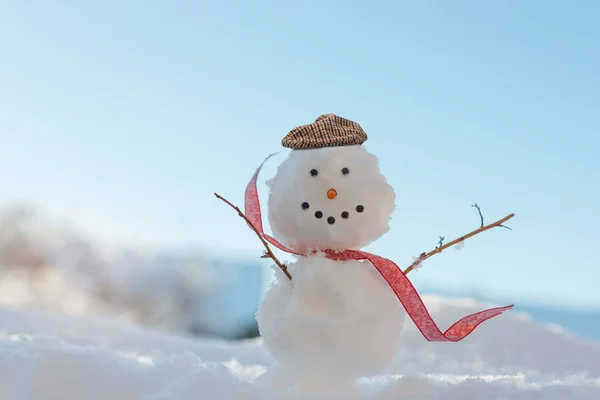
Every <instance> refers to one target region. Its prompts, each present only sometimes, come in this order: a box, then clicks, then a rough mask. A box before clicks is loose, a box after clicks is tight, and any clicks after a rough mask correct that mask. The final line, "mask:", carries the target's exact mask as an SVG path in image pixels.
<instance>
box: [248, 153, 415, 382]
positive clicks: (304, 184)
mask: <svg viewBox="0 0 600 400" xmlns="http://www.w3.org/2000/svg"><path fill="white" fill-rule="evenodd" d="M269 188H270V192H269V200H268V211H269V223H270V225H271V228H272V231H273V235H274V237H275V238H276V239H278V240H279V241H281V242H282V243H284V244H285V245H286V246H289V247H290V248H291V249H293V250H295V251H297V252H299V253H302V254H306V255H307V256H300V257H298V258H297V260H296V261H295V262H293V263H290V264H288V270H289V271H290V273H291V275H292V277H293V280H291V281H290V280H289V279H287V278H286V277H285V276H284V275H283V274H281V271H279V270H276V279H275V280H274V282H273V283H272V284H271V287H270V288H269V290H268V292H267V294H266V296H265V298H264V299H263V301H262V303H261V305H260V308H259V311H258V313H257V320H258V324H259V328H260V332H261V336H262V337H263V340H264V345H265V347H266V349H267V350H268V351H269V352H270V354H271V355H272V356H273V358H274V360H275V362H276V365H275V366H274V367H273V368H272V369H271V371H270V372H268V373H267V374H266V376H269V374H271V375H272V376H271V378H272V379H271V381H272V382H279V384H282V385H286V386H289V385H291V384H293V383H298V384H299V385H301V386H314V387H327V386H331V387H334V386H340V385H342V386H343V385H353V384H354V383H355V382H356V381H357V380H358V379H359V378H361V377H368V376H373V375H376V374H378V373H379V372H381V371H382V370H383V369H385V368H386V367H387V366H388V365H389V364H390V363H391V362H392V360H393V359H394V357H395V355H396V349H397V344H398V339H399V337H400V335H401V333H402V330H403V328H404V320H405V315H406V314H405V312H404V310H403V308H402V306H401V304H400V302H399V301H398V299H397V297H396V295H395V294H394V292H393V291H392V289H391V288H390V287H389V285H388V284H387V282H386V281H385V280H384V279H383V278H382V277H381V275H380V274H379V272H378V271H377V270H376V269H375V267H374V266H373V265H372V264H371V263H370V262H369V261H366V260H364V261H357V260H348V261H336V260H332V259H329V258H327V257H326V256H325V253H324V251H325V250H330V251H331V250H333V251H343V250H358V249H360V248H362V247H364V246H366V245H368V244H369V243H371V242H372V241H374V240H376V239H377V238H379V237H380V236H381V235H383V234H384V233H386V232H387V231H388V230H389V220H390V218H391V214H392V212H393V210H394V207H395V206H394V200H395V194H394V191H393V189H392V188H391V186H390V185H389V184H388V183H387V181H386V179H385V178H384V177H383V175H382V174H381V172H380V170H379V165H378V161H377V158H376V157H375V156H374V155H372V154H370V153H368V152H367V150H366V149H365V148H364V146H362V145H353V146H339V147H326V148H319V149H311V150H300V151H292V152H291V153H290V155H289V157H288V158H287V159H286V160H285V161H284V162H283V163H282V164H281V165H280V166H279V168H278V171H277V173H276V175H275V177H274V178H273V179H272V180H271V181H270V182H269ZM274 375H276V376H274Z"/></svg>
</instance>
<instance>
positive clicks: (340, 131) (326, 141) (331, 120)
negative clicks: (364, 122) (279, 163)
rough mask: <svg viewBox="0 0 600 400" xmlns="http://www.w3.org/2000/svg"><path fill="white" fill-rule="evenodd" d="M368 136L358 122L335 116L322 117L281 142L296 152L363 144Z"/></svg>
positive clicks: (296, 129) (299, 127) (325, 115)
mask: <svg viewBox="0 0 600 400" xmlns="http://www.w3.org/2000/svg"><path fill="white" fill-rule="evenodd" d="M366 140H367V134H366V133H365V131H363V129H362V128H361V127H360V125H359V124H357V123H356V122H352V121H350V120H348V119H345V118H342V117H338V116H337V115H335V114H324V115H321V116H320V117H319V118H317V120H316V121H315V122H313V123H312V124H308V125H302V126H298V127H296V128H294V129H292V130H291V131H290V132H289V133H288V134H287V135H286V136H285V137H284V138H283V140H282V141H281V144H282V145H283V147H287V148H290V149H294V150H300V149H316V148H319V147H334V146H352V145H357V144H363V143H364V142H365V141H366Z"/></svg>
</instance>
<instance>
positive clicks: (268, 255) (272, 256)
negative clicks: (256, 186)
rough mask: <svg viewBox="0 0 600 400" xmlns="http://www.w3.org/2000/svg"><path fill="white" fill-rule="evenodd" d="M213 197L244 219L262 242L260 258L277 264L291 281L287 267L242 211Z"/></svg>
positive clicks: (226, 201)
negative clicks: (268, 259) (262, 252)
mask: <svg viewBox="0 0 600 400" xmlns="http://www.w3.org/2000/svg"><path fill="white" fill-rule="evenodd" d="M215 196H217V198H218V199H220V200H223V201H224V202H225V203H227V204H228V205H229V206H230V207H231V208H233V209H234V210H235V211H237V213H238V215H239V216H240V217H242V218H243V219H244V221H246V224H248V226H249V227H250V229H252V230H253V231H254V233H256V236H258V238H259V239H260V241H261V242H262V244H263V245H264V246H265V249H266V250H265V252H264V254H263V255H262V256H261V258H270V259H272V260H273V261H274V262H275V264H277V266H278V267H279V268H280V269H281V270H282V271H283V273H284V274H285V276H287V277H288V279H289V280H292V275H290V273H289V272H288V270H287V266H286V265H285V264H282V263H281V262H280V261H279V260H278V259H277V257H275V254H273V252H272V251H271V248H270V247H269V244H268V243H267V241H266V240H265V238H263V236H262V235H261V234H260V232H259V231H258V229H256V227H255V226H254V224H253V223H252V222H250V220H249V219H248V217H246V216H245V215H244V213H243V212H242V210H240V209H239V208H238V207H236V206H234V205H233V204H232V203H230V202H229V200H227V199H225V198H224V197H222V196H220V195H219V194H217V193H215Z"/></svg>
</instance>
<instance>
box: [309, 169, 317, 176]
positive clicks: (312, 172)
mask: <svg viewBox="0 0 600 400" xmlns="http://www.w3.org/2000/svg"><path fill="white" fill-rule="evenodd" d="M310 174H311V175H312V176H317V175H319V171H317V170H316V169H311V170H310Z"/></svg>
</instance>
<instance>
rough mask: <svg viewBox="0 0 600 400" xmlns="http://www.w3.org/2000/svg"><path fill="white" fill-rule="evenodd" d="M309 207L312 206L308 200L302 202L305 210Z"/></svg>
mask: <svg viewBox="0 0 600 400" xmlns="http://www.w3.org/2000/svg"><path fill="white" fill-rule="evenodd" d="M308 207H310V205H309V204H308V203H307V202H304V203H302V209H303V210H308Z"/></svg>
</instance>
